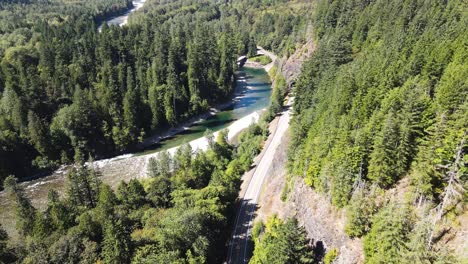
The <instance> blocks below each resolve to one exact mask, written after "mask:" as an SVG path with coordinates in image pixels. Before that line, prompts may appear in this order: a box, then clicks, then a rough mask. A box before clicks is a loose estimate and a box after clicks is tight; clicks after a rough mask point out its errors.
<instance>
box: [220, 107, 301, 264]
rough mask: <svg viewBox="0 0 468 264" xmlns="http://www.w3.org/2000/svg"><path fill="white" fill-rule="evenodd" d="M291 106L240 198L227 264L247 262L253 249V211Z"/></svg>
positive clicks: (282, 116) (285, 128)
mask: <svg viewBox="0 0 468 264" xmlns="http://www.w3.org/2000/svg"><path fill="white" fill-rule="evenodd" d="M291 104H292V100H289V102H288V104H287V108H286V110H284V111H283V112H282V113H281V116H280V118H279V121H278V125H277V127H276V129H275V131H274V132H273V135H272V136H273V139H272V140H271V141H270V143H269V144H268V146H266V150H265V153H264V155H263V157H262V159H261V160H260V162H259V163H258V165H257V167H256V169H255V171H254V173H253V176H252V178H251V180H250V182H249V184H248V186H247V190H246V191H245V194H244V196H243V197H240V206H239V211H238V213H237V218H236V222H235V226H234V231H233V235H232V237H231V241H230V243H229V250H228V257H227V263H233V264H234V263H236V264H237V263H248V262H249V259H250V256H251V254H252V249H253V244H252V243H251V241H250V233H251V228H252V221H253V219H254V218H255V211H256V210H257V202H258V197H259V195H260V192H261V190H262V185H263V182H264V181H265V179H266V178H267V177H268V175H267V173H268V169H269V168H270V167H271V165H272V163H273V157H274V156H275V153H276V150H277V148H278V146H279V144H280V143H281V139H282V138H283V135H284V134H285V133H286V131H287V129H288V127H289V120H290V106H291Z"/></svg>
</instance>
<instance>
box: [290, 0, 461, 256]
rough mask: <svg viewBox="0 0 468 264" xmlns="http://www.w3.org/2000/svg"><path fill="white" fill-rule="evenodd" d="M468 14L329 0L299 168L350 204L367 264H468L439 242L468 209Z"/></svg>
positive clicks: (298, 100)
mask: <svg viewBox="0 0 468 264" xmlns="http://www.w3.org/2000/svg"><path fill="white" fill-rule="evenodd" d="M467 8H468V7H467V5H466V2H464V1H460V0H449V1H427V0H405V1H356V0H346V1H318V5H317V9H316V10H315V13H314V17H313V19H314V23H313V25H314V26H313V28H314V32H315V34H316V41H317V45H318V48H317V50H316V51H315V53H314V54H313V56H312V57H311V59H310V60H309V61H308V62H307V63H306V64H305V66H304V67H303V70H302V73H301V76H300V77H299V79H298V81H297V83H296V87H295V90H294V94H295V96H296V97H295V104H294V111H295V113H294V115H295V116H294V120H293V124H292V131H293V133H292V135H293V140H292V141H293V143H292V146H291V147H290V155H289V157H290V162H289V167H290V171H291V173H292V174H293V175H300V176H302V177H304V178H305V181H306V183H307V184H308V185H310V186H311V187H313V188H314V189H315V190H317V191H319V192H323V193H326V194H328V195H329V197H330V198H331V201H332V203H333V204H334V205H336V206H337V207H346V208H347V212H348V224H347V227H346V231H347V233H348V234H349V235H350V236H352V237H364V251H365V257H366V258H365V259H366V262H367V263H455V262H457V261H456V260H455V259H453V258H452V257H451V256H450V254H449V253H447V252H446V251H445V249H444V248H441V247H440V246H439V245H437V242H438V239H440V237H441V235H443V234H444V232H446V231H447V230H449V228H450V226H451V225H456V224H455V223H453V222H451V220H450V219H454V217H455V216H456V215H458V214H462V213H463V212H464V211H465V210H466V198H467V196H466V187H468V186H467V177H468V174H467V164H468V155H466V153H467V151H468V100H467V99H468V65H467V63H466V62H467V61H468V57H467V56H468V50H467V47H468V28H467V26H466V25H467V22H468V16H467V12H466V11H467ZM390 189H393V193H394V192H397V195H395V194H394V195H391V196H392V197H393V198H390V197H389V196H388V195H386V193H387V192H385V191H386V190H390ZM405 192H406V194H405ZM459 261H460V260H459Z"/></svg>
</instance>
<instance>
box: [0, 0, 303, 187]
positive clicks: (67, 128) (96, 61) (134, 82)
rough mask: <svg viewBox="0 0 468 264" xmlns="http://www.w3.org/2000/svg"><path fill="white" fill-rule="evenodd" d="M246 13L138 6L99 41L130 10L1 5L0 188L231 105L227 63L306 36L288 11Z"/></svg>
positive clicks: (178, 4)
mask: <svg viewBox="0 0 468 264" xmlns="http://www.w3.org/2000/svg"><path fill="white" fill-rule="evenodd" d="M249 2H250V1H245V2H244V1H237V2H236V4H235V5H227V4H222V3H219V2H210V1H171V2H167V3H166V2H164V1H162V2H159V1H148V3H146V4H145V7H144V9H145V10H144V12H140V14H135V17H131V18H130V19H131V21H133V20H134V23H131V24H130V25H129V26H126V27H123V28H120V27H117V26H112V27H108V26H107V25H104V26H103V28H102V31H101V32H98V31H97V30H96V28H97V26H98V25H99V23H100V21H101V20H102V18H103V17H106V16H109V15H111V14H114V13H118V12H119V10H122V9H123V8H125V7H126V6H128V5H129V4H130V1H128V2H126V1H116V0H114V1H104V0H95V1H86V4H83V3H82V2H74V1H67V0H61V1H58V0H57V1H34V0H32V1H14V2H11V1H2V2H0V7H1V9H0V10H1V14H2V16H1V23H0V24H1V26H0V27H1V28H0V32H1V33H2V36H1V40H0V43H1V45H0V58H1V71H0V93H1V98H2V99H1V100H0V102H1V103H0V113H1V115H0V142H1V145H2V148H1V149H0V179H2V181H3V179H4V178H5V177H6V176H8V175H10V174H12V175H15V176H16V177H17V178H22V177H27V176H31V175H34V174H35V173H37V172H38V171H41V170H47V169H51V168H52V169H53V168H56V167H57V166H58V165H59V164H66V163H70V162H72V161H73V160H74V157H75V154H76V153H78V152H79V153H84V155H85V156H86V157H87V156H91V157H93V158H95V159H96V158H101V157H105V156H109V155H111V154H115V153H119V152H123V151H126V150H129V149H131V148H132V147H134V146H135V144H136V143H138V142H141V141H142V140H143V139H144V138H145V137H146V136H150V135H153V134H155V133H158V132H162V131H165V130H166V129H168V128H170V127H173V126H175V125H176V124H178V123H180V122H181V121H183V120H186V119H188V118H189V117H191V116H194V115H197V114H200V113H203V112H205V111H206V110H207V109H208V108H209V107H210V106H214V105H216V104H217V103H220V102H223V101H226V100H227V99H229V95H230V94H231V93H232V90H233V83H234V74H233V73H234V71H235V69H236V64H235V62H236V58H237V55H242V54H246V53H247V52H248V49H249V47H250V49H252V47H253V48H254V49H256V41H258V42H259V44H266V45H265V47H266V48H271V49H273V50H275V51H286V52H287V50H288V49H289V50H290V49H294V44H295V43H296V39H297V40H299V38H300V36H302V35H304V34H303V33H301V30H302V28H301V25H300V24H299V23H297V21H299V20H300V18H297V17H296V16H295V15H292V12H291V11H290V10H286V11H285V12H282V13H279V12H278V13H271V12H263V11H262V9H265V8H268V6H269V5H271V4H260V2H258V3H257V2H256V1H253V2H252V3H254V4H256V5H257V7H255V6H251V5H250V4H249ZM80 3H81V4H80ZM239 24H240V25H242V26H239ZM264 24H268V27H263V25H264ZM253 32H255V34H254V33H253ZM254 35H255V38H254V37H253V36H254ZM253 52H255V51H253Z"/></svg>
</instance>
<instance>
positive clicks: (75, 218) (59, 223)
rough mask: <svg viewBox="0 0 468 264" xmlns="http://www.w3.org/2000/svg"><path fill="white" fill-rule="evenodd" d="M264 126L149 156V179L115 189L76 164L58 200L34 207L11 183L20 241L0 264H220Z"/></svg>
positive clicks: (1, 252) (2, 245) (5, 246)
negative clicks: (233, 138)
mask: <svg viewBox="0 0 468 264" xmlns="http://www.w3.org/2000/svg"><path fill="white" fill-rule="evenodd" d="M266 128H267V125H266V122H262V123H261V125H257V124H254V125H252V126H251V127H249V129H247V130H246V131H244V132H243V133H242V134H241V135H240V136H239V140H238V144H237V145H236V146H232V145H230V144H228V142H227V131H222V132H221V133H219V134H218V137H217V139H216V140H215V139H214V138H212V137H210V141H209V142H210V144H209V145H210V147H209V149H208V150H207V151H205V152H199V151H197V152H195V153H194V151H193V150H192V149H191V148H190V145H185V146H182V147H180V148H179V149H178V150H177V152H176V153H175V155H174V156H173V157H171V155H170V154H168V153H166V152H162V153H160V154H159V155H158V156H157V158H152V159H151V160H150V164H149V171H148V174H149V176H150V178H149V179H146V180H144V181H139V180H136V179H132V180H130V181H129V182H128V183H125V182H122V183H121V184H120V185H119V186H118V188H117V190H116V191H113V190H112V189H111V188H110V187H109V186H108V185H106V184H104V183H102V182H101V181H100V179H99V173H98V171H95V170H94V169H93V168H90V167H87V166H84V165H83V163H84V160H83V159H81V161H77V164H76V165H77V166H76V168H75V169H73V170H72V171H71V172H70V173H69V174H68V176H67V177H68V184H67V190H66V193H65V196H64V197H63V198H60V196H59V194H58V193H57V192H56V191H55V190H51V191H50V192H49V195H48V201H47V209H46V210H45V211H39V210H37V209H35V208H34V207H33V206H32V205H31V202H30V201H29V200H28V199H27V198H26V195H25V193H24V190H23V189H22V188H21V187H20V186H19V185H18V184H17V183H16V180H15V179H14V177H12V176H9V177H8V178H7V179H6V180H5V188H6V190H7V192H8V193H9V195H10V197H11V199H14V200H15V201H16V208H15V212H16V227H17V229H18V231H19V232H20V235H21V237H22V240H21V241H19V242H18V243H16V244H15V245H14V246H13V245H12V244H9V243H6V242H7V237H6V236H5V234H4V232H1V230H2V229H0V260H2V261H4V262H7V263H9V262H12V261H15V260H18V261H20V262H21V263H57V264H61V263H97V262H98V261H100V262H98V263H207V262H208V263H220V262H222V260H223V257H224V254H223V253H224V250H225V246H224V245H225V242H226V240H227V238H228V236H229V234H230V228H228V226H229V225H228V224H229V223H231V221H232V219H234V215H233V213H234V210H233V206H234V201H235V199H236V198H237V194H238V190H239V187H240V183H241V181H240V177H241V176H242V174H243V173H244V172H245V171H246V170H247V169H249V168H250V166H251V163H252V161H253V158H254V157H255V155H257V154H258V153H259V152H260V150H261V147H262V144H263V141H264V139H265V137H266V135H267V130H266Z"/></svg>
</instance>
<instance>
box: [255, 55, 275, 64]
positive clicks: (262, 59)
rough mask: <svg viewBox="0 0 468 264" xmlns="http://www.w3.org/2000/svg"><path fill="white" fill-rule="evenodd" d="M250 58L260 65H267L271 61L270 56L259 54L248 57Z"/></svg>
mask: <svg viewBox="0 0 468 264" xmlns="http://www.w3.org/2000/svg"><path fill="white" fill-rule="evenodd" d="M250 60H251V61H254V62H258V63H260V64H261V65H267V64H269V63H270V62H271V59H270V57H268V56H266V55H260V56H256V57H252V58H250Z"/></svg>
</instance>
